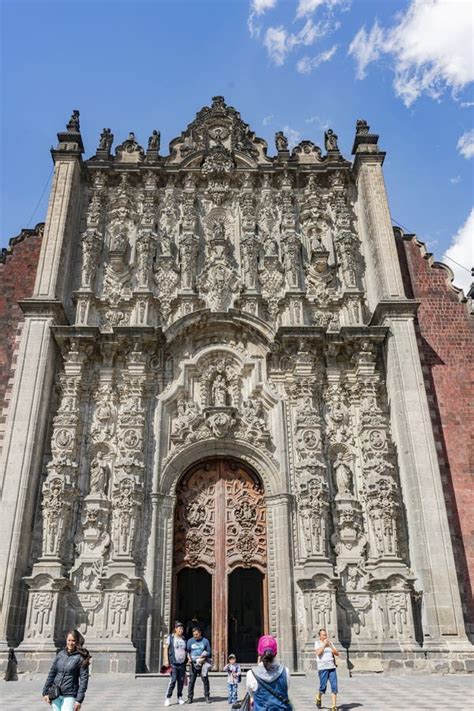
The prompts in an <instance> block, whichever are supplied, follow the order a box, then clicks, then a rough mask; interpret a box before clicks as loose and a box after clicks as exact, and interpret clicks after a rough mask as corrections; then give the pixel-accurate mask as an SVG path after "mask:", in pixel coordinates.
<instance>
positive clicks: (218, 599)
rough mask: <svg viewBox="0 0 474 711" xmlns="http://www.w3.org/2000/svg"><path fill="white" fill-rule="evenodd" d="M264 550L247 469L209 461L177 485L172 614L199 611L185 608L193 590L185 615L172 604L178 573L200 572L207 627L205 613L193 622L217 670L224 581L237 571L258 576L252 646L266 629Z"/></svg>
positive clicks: (224, 633)
mask: <svg viewBox="0 0 474 711" xmlns="http://www.w3.org/2000/svg"><path fill="white" fill-rule="evenodd" d="M266 547H267V541H266V510H265V500H264V494H263V489H262V486H261V484H260V482H259V480H258V478H257V477H256V476H255V474H253V473H251V472H250V470H249V469H248V468H244V467H242V466H240V465H238V464H237V463H236V462H234V461H229V460H224V459H218V460H210V461H206V462H204V463H202V464H199V465H197V467H193V468H192V469H191V471H190V472H188V473H187V474H186V475H185V476H184V477H183V479H182V480H181V481H180V482H179V485H178V490H177V503H176V510H175V526H174V595H173V600H174V601H175V606H176V608H175V612H176V615H177V616H178V617H180V618H182V617H186V618H188V617H189V616H188V615H186V614H183V613H186V612H189V613H194V612H200V611H199V610H192V609H191V608H192V607H193V603H192V599H193V596H194V595H195V594H196V591H195V590H190V591H189V592H190V597H191V601H190V609H189V610H186V609H179V606H178V605H176V601H177V600H179V597H180V596H179V595H178V576H179V573H180V572H181V571H182V570H183V569H184V568H188V567H190V568H197V567H202V568H204V569H205V570H206V571H207V572H208V573H209V574H210V575H211V578H212V586H211V590H212V594H211V600H210V601H209V602H210V611H211V615H210V617H211V619H212V624H211V625H209V614H207V619H206V610H205V609H204V610H203V613H204V614H198V619H199V620H200V621H201V622H204V623H205V622H207V623H208V626H209V627H210V629H211V637H212V649H213V657H214V660H215V663H216V664H218V665H219V668H221V669H222V668H223V666H224V665H225V664H226V663H227V655H228V653H229V643H228V639H227V638H228V628H229V615H231V611H230V610H229V604H228V601H229V579H230V576H231V574H232V573H233V572H234V571H237V570H238V569H239V568H243V569H252V568H253V569H257V570H258V571H260V572H261V573H262V584H263V590H261V592H260V596H259V595H258V594H257V595H256V596H255V597H256V599H258V598H259V597H261V598H262V603H263V605H262V608H263V609H262V610H255V614H256V616H257V617H259V618H260V627H258V626H257V629H256V630H255V631H254V632H253V634H254V639H253V640H252V643H253V647H255V644H256V641H257V639H258V637H259V635H260V634H263V631H264V630H265V629H267V626H268V623H267V605H266V599H267V594H266V578H265V576H266V569H267V566H266V563H267V549H266ZM194 607H196V605H194ZM189 619H190V617H189ZM233 622H234V624H235V625H238V626H239V628H240V630H241V632H242V630H244V628H246V627H248V625H246V621H245V620H242V619H238V618H237V617H236V616H233ZM250 633H252V631H250ZM234 651H235V650H234ZM240 658H242V657H240ZM242 661H244V660H242ZM247 661H251V659H249V660H247Z"/></svg>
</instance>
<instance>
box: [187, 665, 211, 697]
mask: <svg viewBox="0 0 474 711" xmlns="http://www.w3.org/2000/svg"><path fill="white" fill-rule="evenodd" d="M208 674H209V672H208V673H207V674H206V676H202V674H201V667H197V666H195V665H194V664H191V671H190V673H189V686H188V699H191V700H192V698H193V696H194V684H195V683H196V679H197V678H198V676H200V677H201V679H202V685H203V687H204V696H205V697H206V698H207V697H208V696H210V693H211V692H210V689H209V675H208Z"/></svg>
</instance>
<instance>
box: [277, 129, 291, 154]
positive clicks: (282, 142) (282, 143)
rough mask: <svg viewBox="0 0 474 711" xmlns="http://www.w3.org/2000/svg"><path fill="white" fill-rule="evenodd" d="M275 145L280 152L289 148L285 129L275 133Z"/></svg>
mask: <svg viewBox="0 0 474 711" xmlns="http://www.w3.org/2000/svg"><path fill="white" fill-rule="evenodd" d="M275 147H276V149H277V151H278V153H281V152H282V151H287V150H288V139H287V137H286V136H285V134H284V133H283V131H277V132H276V133H275Z"/></svg>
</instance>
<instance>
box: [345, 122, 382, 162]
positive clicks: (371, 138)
mask: <svg viewBox="0 0 474 711" xmlns="http://www.w3.org/2000/svg"><path fill="white" fill-rule="evenodd" d="M378 140H379V137H378V135H377V134H376V133H370V126H369V124H368V123H367V121H366V120H365V119H357V122H356V135H355V138H354V145H353V146H352V153H353V154H354V155H355V154H356V153H357V154H360V153H371V154H374V155H375V154H377V155H381V154H380V152H379V148H378V145H377V144H378Z"/></svg>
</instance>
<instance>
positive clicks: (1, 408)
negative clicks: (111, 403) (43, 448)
mask: <svg viewBox="0 0 474 711" xmlns="http://www.w3.org/2000/svg"><path fill="white" fill-rule="evenodd" d="M43 227H44V224H43V223H39V224H38V225H36V227H35V228H34V229H33V230H22V231H21V233H20V234H19V235H18V237H13V239H11V240H10V244H9V246H8V247H7V248H6V249H3V250H1V251H0V325H1V327H0V451H1V449H2V442H3V429H4V425H5V419H6V409H7V406H8V400H9V394H10V387H11V379H12V376H13V369H14V366H15V352H16V347H17V337H18V335H19V333H20V330H21V325H22V323H23V314H22V311H21V309H20V307H19V306H18V301H21V299H25V298H27V297H29V296H31V295H32V293H33V288H34V284H35V277H36V268H37V265H38V259H39V253H40V249H41V240H42V238H43Z"/></svg>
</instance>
